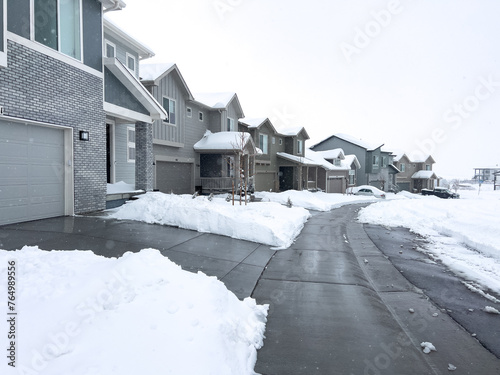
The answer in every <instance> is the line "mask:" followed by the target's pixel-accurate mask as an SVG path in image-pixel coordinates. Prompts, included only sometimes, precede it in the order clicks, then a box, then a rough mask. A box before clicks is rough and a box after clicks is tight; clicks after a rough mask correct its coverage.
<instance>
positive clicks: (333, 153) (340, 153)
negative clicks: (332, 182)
mask: <svg viewBox="0 0 500 375" xmlns="http://www.w3.org/2000/svg"><path fill="white" fill-rule="evenodd" d="M314 152H316V153H317V154H319V155H321V156H322V157H323V158H325V159H341V160H343V159H345V155H344V150H342V149H341V148H334V149H333V150H324V151H314Z"/></svg>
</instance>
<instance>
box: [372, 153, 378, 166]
mask: <svg viewBox="0 0 500 375" xmlns="http://www.w3.org/2000/svg"><path fill="white" fill-rule="evenodd" d="M378 162H379V157H378V155H373V166H374V167H377V168H378Z"/></svg>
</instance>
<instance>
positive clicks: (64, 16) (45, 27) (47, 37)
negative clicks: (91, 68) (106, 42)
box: [34, 0, 82, 60]
mask: <svg viewBox="0 0 500 375" xmlns="http://www.w3.org/2000/svg"><path fill="white" fill-rule="evenodd" d="M80 9H81V7H80V0H61V1H58V0H37V1H35V2H34V12H35V14H34V24H35V41H37V42H38V43H41V44H43V45H44V46H47V47H49V48H52V49H54V50H56V51H60V52H62V53H64V54H65V55H68V56H71V57H73V58H75V59H77V60H81V58H82V42H81V39H82V38H81V35H82V32H81V24H80V18H81V15H80Z"/></svg>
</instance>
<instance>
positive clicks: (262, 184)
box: [255, 173, 275, 191]
mask: <svg viewBox="0 0 500 375" xmlns="http://www.w3.org/2000/svg"><path fill="white" fill-rule="evenodd" d="M274 176H275V173H257V174H256V175H255V190H256V191H274V185H275V183H274Z"/></svg>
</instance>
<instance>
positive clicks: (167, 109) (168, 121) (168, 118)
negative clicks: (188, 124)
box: [161, 95, 177, 126]
mask: <svg viewBox="0 0 500 375" xmlns="http://www.w3.org/2000/svg"><path fill="white" fill-rule="evenodd" d="M165 99H166V100H168V102H169V105H168V108H165ZM170 102H173V103H174V110H173V114H174V116H171V114H172V112H171V111H170ZM161 104H162V107H163V109H164V110H165V111H167V114H168V116H167V118H166V119H165V120H163V123H164V124H169V125H172V126H177V101H176V100H175V99H172V98H171V97H168V96H165V95H163V99H162V103H161ZM172 118H173V119H174V122H172Z"/></svg>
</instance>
